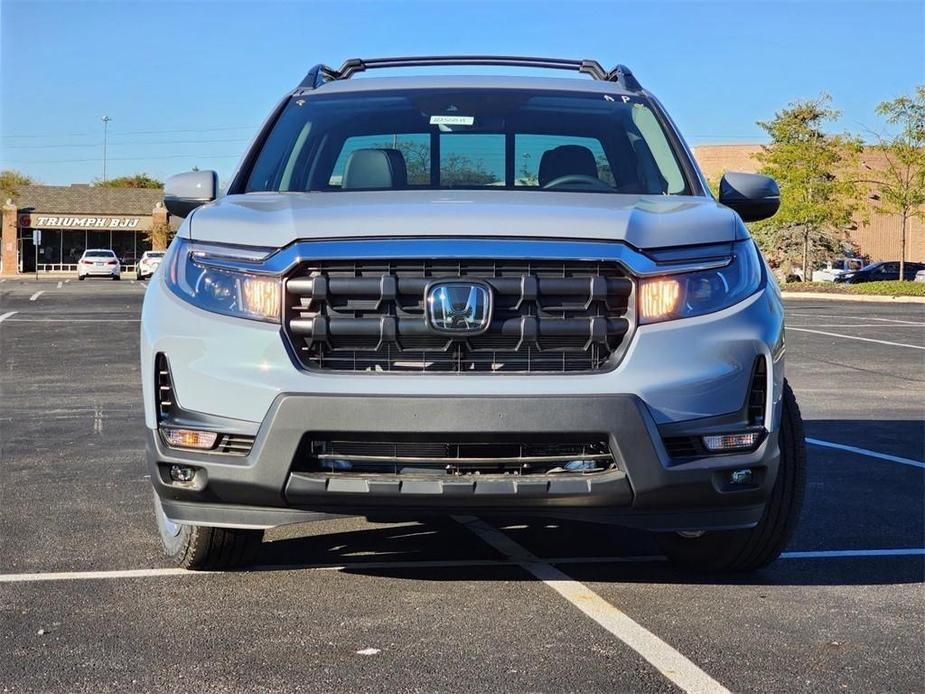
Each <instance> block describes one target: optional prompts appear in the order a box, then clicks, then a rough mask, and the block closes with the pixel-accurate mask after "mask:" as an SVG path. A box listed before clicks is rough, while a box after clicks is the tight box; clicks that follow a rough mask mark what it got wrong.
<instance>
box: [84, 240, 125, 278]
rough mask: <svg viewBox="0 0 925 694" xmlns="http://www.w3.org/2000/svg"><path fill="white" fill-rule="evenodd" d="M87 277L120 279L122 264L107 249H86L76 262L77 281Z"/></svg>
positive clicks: (113, 253)
mask: <svg viewBox="0 0 925 694" xmlns="http://www.w3.org/2000/svg"><path fill="white" fill-rule="evenodd" d="M87 277H109V278H111V279H114V280H117V279H120V278H121V277H122V264H121V263H120V262H119V258H118V256H117V255H116V254H115V252H113V251H111V250H109V249H108V248H88V249H87V250H85V251H84V252H83V255H82V256H80V260H79V261H77V279H79V280H82V279H86V278H87Z"/></svg>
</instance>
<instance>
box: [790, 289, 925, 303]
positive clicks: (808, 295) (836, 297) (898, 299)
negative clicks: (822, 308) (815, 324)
mask: <svg viewBox="0 0 925 694" xmlns="http://www.w3.org/2000/svg"><path fill="white" fill-rule="evenodd" d="M781 294H782V295H783V297H784V298H785V299H813V300H815V299H822V300H823V301H869V302H873V303H878V304H925V296H878V295H876V294H871V295H866V294H828V293H826V292H788V291H781Z"/></svg>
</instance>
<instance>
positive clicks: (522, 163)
mask: <svg viewBox="0 0 925 694" xmlns="http://www.w3.org/2000/svg"><path fill="white" fill-rule="evenodd" d="M563 145H574V146H577V147H584V148H585V149H587V150H589V151H590V152H591V154H592V156H593V157H594V161H595V163H596V164H597V177H598V178H599V179H601V180H602V181H604V182H605V183H608V184H610V185H614V180H613V173H611V171H610V163H609V162H608V161H607V156H606V155H605V154H604V148H603V146H601V141H600V140H598V139H597V138H593V137H572V136H568V135H524V134H516V135H515V136H514V185H515V186H525V187H534V188H535V187H538V186H539V184H540V181H539V171H540V161H541V160H542V159H543V154H544V153H545V152H548V151H550V150H553V149H555V148H556V147H561V146H563Z"/></svg>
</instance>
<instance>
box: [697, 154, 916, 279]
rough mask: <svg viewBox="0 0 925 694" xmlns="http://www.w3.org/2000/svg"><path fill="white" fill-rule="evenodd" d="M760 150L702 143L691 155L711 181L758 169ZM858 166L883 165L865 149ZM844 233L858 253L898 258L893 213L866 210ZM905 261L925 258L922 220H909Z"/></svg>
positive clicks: (867, 171)
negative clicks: (730, 173)
mask: <svg viewBox="0 0 925 694" xmlns="http://www.w3.org/2000/svg"><path fill="white" fill-rule="evenodd" d="M760 151H761V146H760V145H702V146H700V147H694V156H695V158H696V159H697V162H698V163H699V164H700V168H701V169H703V172H704V174H705V175H706V176H707V177H708V178H710V179H711V180H716V179H719V177H720V176H722V174H723V172H724V171H746V172H754V171H757V170H758V168H759V166H760V164H759V163H758V160H757V159H755V155H756V154H757V153H758V152H760ZM861 166H862V167H863V172H864V175H860V174H859V177H861V178H870V177H871V173H870V170H874V171H876V170H877V169H880V168H883V167H884V166H885V163H884V161H883V157H882V155H880V154H878V152H877V151H876V150H874V149H867V150H865V151H864V152H863V153H862V154H861ZM845 232H846V233H847V234H848V236H849V237H850V238H851V240H852V241H854V242H855V243H856V244H857V246H858V249H859V250H860V252H861V254H862V255H864V256H867V257H869V258H870V259H871V260H872V261H874V260H899V252H900V219H899V217H898V216H896V215H884V214H880V213H878V212H875V211H874V210H873V209H872V208H871V209H870V210H869V217H868V219H867V221H866V222H861V223H859V224H858V225H857V228H855V229H846V230H845ZM906 260H912V261H915V262H920V261H925V222H923V221H922V220H921V219H910V220H909V222H908V226H907V230H906Z"/></svg>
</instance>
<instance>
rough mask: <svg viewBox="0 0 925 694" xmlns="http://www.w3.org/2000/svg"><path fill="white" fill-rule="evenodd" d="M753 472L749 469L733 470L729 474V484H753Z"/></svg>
mask: <svg viewBox="0 0 925 694" xmlns="http://www.w3.org/2000/svg"><path fill="white" fill-rule="evenodd" d="M751 482H752V471H751V470H749V469H748V468H746V469H744V470H733V471H732V472H730V473H729V484H751Z"/></svg>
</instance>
